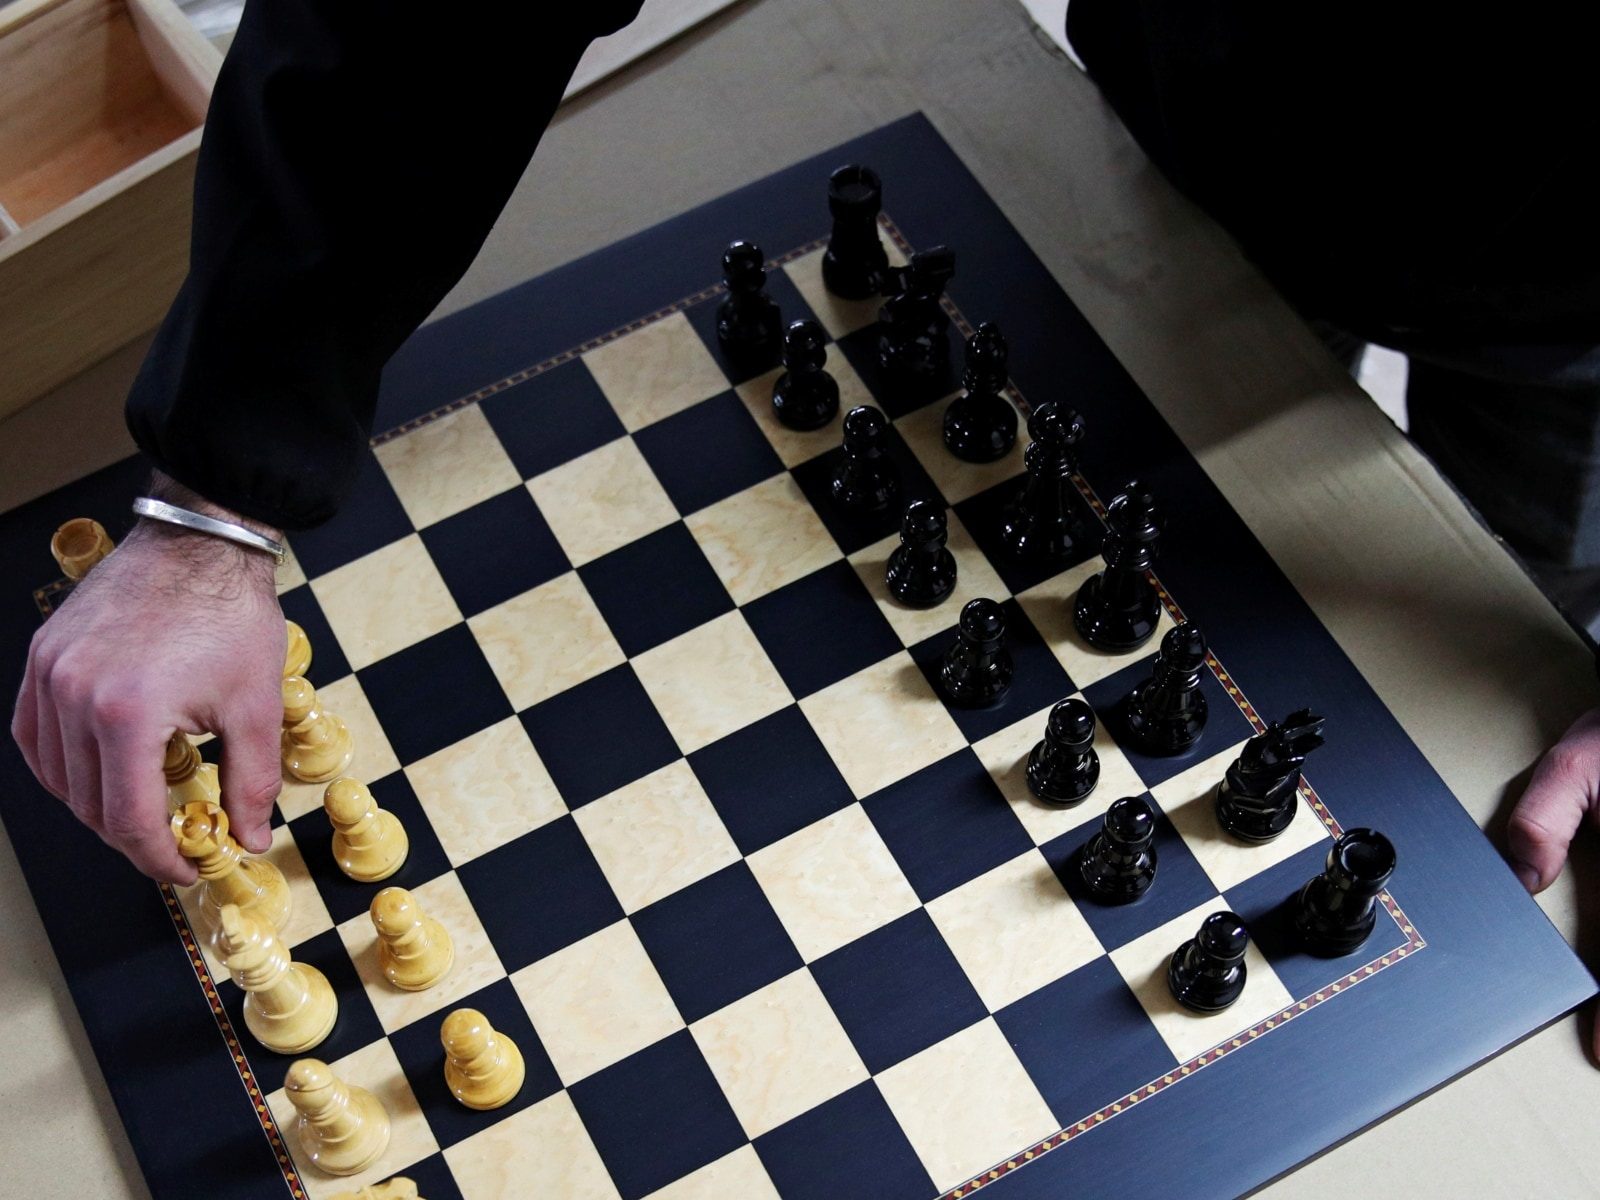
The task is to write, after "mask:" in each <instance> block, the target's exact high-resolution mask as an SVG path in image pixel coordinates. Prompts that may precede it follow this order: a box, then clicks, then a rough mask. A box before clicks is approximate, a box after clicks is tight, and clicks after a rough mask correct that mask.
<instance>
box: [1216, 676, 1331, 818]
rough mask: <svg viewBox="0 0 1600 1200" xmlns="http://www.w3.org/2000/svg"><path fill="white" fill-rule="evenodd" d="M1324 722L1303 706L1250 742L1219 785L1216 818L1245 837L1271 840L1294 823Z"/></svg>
mask: <svg viewBox="0 0 1600 1200" xmlns="http://www.w3.org/2000/svg"><path fill="white" fill-rule="evenodd" d="M1322 725H1323V719H1322V718H1321V717H1319V716H1317V715H1316V714H1315V713H1313V712H1312V711H1311V710H1310V709H1309V708H1302V709H1300V710H1299V711H1298V712H1292V713H1290V714H1289V715H1288V716H1287V717H1285V718H1284V719H1283V720H1282V721H1274V722H1273V723H1272V724H1271V725H1269V726H1267V731H1266V732H1265V733H1258V734H1257V735H1256V736H1255V737H1253V738H1251V739H1250V740H1249V741H1248V742H1246V743H1245V744H1244V749H1243V750H1241V751H1240V752H1239V757H1238V758H1237V759H1236V760H1235V761H1234V764H1233V765H1232V766H1231V767H1229V768H1228V772H1227V774H1226V775H1224V776H1223V778H1222V782H1221V783H1219V784H1218V785H1217V802H1216V803H1217V823H1218V824H1219V825H1221V826H1222V828H1223V829H1224V830H1226V831H1227V832H1228V833H1231V834H1232V835H1233V836H1234V837H1236V838H1238V839H1240V840H1241V841H1245V842H1270V841H1271V840H1272V839H1273V838H1275V837H1277V836H1278V835H1279V834H1280V833H1282V832H1283V831H1284V830H1285V829H1287V828H1289V822H1290V821H1292V820H1294V814H1295V810H1296V809H1297V808H1298V807H1299V805H1298V803H1297V801H1296V797H1297V796H1298V795H1299V792H1300V772H1301V769H1302V768H1303V767H1304V766H1305V763H1306V756H1307V755H1308V754H1310V753H1311V752H1312V751H1313V750H1315V749H1316V748H1317V747H1318V746H1320V745H1322Z"/></svg>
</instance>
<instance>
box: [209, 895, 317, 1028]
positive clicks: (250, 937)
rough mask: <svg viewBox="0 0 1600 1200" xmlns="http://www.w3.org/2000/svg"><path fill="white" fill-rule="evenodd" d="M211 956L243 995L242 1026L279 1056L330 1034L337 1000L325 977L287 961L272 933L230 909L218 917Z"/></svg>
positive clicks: (307, 966)
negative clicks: (214, 953)
mask: <svg viewBox="0 0 1600 1200" xmlns="http://www.w3.org/2000/svg"><path fill="white" fill-rule="evenodd" d="M217 953H218V954H220V955H221V956H222V960H223V962H224V963H226V964H227V967H228V971H229V973H230V974H232V976H233V981H234V982H235V983H237V984H238V985H239V986H240V988H242V989H243V990H244V992H245V998H244V1023H245V1027H246V1028H248V1029H249V1030H250V1032H251V1033H253V1034H255V1037H256V1041H258V1042H260V1043H261V1044H262V1045H263V1046H265V1047H266V1048H267V1049H268V1050H274V1051H276V1052H277V1053H279V1054H304V1053H305V1052H306V1051H307V1050H309V1049H311V1048H312V1047H313V1046H316V1045H318V1044H319V1043H321V1041H322V1040H323V1039H324V1038H325V1037H327V1036H328V1034H329V1032H330V1031H331V1030H332V1029H333V1023H334V1021H335V1020H336V1019H337V1018H338V1016H339V1001H338V1000H337V998H335V996H334V994H333V985H331V984H330V983H329V982H328V977H327V976H326V975H324V974H323V973H322V972H321V971H319V970H317V969H316V968H315V967H313V966H311V965H310V964H309V963H297V962H295V961H294V960H293V959H292V958H290V957H289V948H288V947H287V946H285V945H284V944H283V939H282V938H280V937H279V936H278V931H277V930H275V929H273V927H272V926H271V925H269V924H267V923H266V922H265V921H263V920H262V919H261V918H260V917H255V916H251V915H250V914H249V913H247V912H243V911H241V910H240V908H239V906H238V905H236V904H224V905H223V906H222V913H221V915H220V916H219V918H218V933H217Z"/></svg>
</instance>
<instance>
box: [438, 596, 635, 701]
mask: <svg viewBox="0 0 1600 1200" xmlns="http://www.w3.org/2000/svg"><path fill="white" fill-rule="evenodd" d="M467 624H468V626H470V627H471V629H472V635H473V637H475V638H477V639H478V645H479V646H480V647H481V648H482V650H483V654H484V657H485V658H487V659H488V660H489V666H490V667H491V668H492V669H493V670H494V674H495V678H496V679H498V680H499V681H500V686H501V687H502V688H504V689H505V693H506V695H507V696H508V697H509V698H510V700H511V706H512V707H513V708H515V709H517V710H518V711H520V710H522V709H524V708H529V707H531V706H533V705H535V704H538V703H539V702H540V701H541V700H548V699H549V698H550V697H551V696H554V695H555V694H556V693H558V692H564V691H566V690H567V689H568V688H570V687H576V686H577V685H578V684H580V683H583V682H584V681H585V680H589V679H593V678H594V677H595V676H596V675H599V674H600V673H601V672H603V671H609V670H610V669H611V668H612V667H616V666H621V665H622V664H623V663H624V662H626V661H627V658H628V656H627V655H625V654H624V653H623V652H622V647H621V646H619V645H617V639H616V638H614V637H612V636H611V627H610V626H609V625H607V624H606V619H605V618H604V617H603V616H601V615H600V610H599V608H597V607H596V606H595V602H594V600H593V599H592V598H591V597H590V595H589V591H588V589H587V588H585V587H584V586H583V580H581V579H579V578H578V575H577V572H575V571H568V572H567V573H566V574H565V575H558V576H556V578H554V579H552V580H550V581H549V582H547V583H541V584H540V585H539V586H538V587H536V588H532V589H530V590H528V591H526V592H523V593H522V594H521V595H520V596H513V597H512V598H511V599H509V600H507V601H505V602H504V603H502V604H497V605H495V606H494V607H493V608H491V609H487V610H486V611H484V612H481V613H478V614H477V615H476V616H474V617H469V618H468V619H467Z"/></svg>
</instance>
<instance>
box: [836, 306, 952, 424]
mask: <svg viewBox="0 0 1600 1200" xmlns="http://www.w3.org/2000/svg"><path fill="white" fill-rule="evenodd" d="M880 332H881V330H880V328H879V326H878V324H877V322H873V323H872V324H871V325H868V326H867V327H866V328H864V329H858V330H856V331H855V332H854V333H847V334H845V335H844V336H843V337H842V338H840V339H839V340H838V341H837V342H836V343H834V345H833V346H831V347H829V353H830V354H843V355H844V357H845V358H846V359H847V360H848V361H849V363H850V365H851V366H852V367H854V368H855V372H856V374H857V375H859V376H861V382H862V383H864V384H866V385H867V390H868V391H870V392H871V393H872V395H873V397H874V398H875V399H876V400H877V401H878V405H879V407H880V408H882V409H883V411H884V412H886V413H888V414H889V416H891V417H894V418H899V417H903V416H905V415H906V414H907V413H910V412H916V411H917V409H919V408H925V407H926V406H927V405H929V404H932V403H933V402H934V401H935V400H940V399H943V398H944V397H945V396H948V395H950V394H951V393H953V392H955V391H956V390H957V389H958V388H959V387H960V378H959V376H958V375H957V372H956V369H955V362H956V360H957V359H959V357H960V354H961V334H960V333H959V332H958V331H957V330H956V329H955V327H954V326H952V327H951V329H950V358H949V362H948V364H947V367H948V369H947V370H946V372H945V373H944V375H943V376H942V377H940V378H938V379H935V380H933V381H931V382H930V383H928V384H925V385H922V386H918V387H911V388H907V387H905V386H903V385H901V384H899V383H898V382H897V381H895V380H891V379H888V378H886V377H885V376H884V373H883V368H882V367H880V366H879V365H878V335H879V333H880Z"/></svg>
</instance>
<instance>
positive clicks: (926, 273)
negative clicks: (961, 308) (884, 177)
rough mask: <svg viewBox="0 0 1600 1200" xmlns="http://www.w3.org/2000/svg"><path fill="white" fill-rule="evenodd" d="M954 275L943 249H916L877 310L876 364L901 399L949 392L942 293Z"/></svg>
mask: <svg viewBox="0 0 1600 1200" xmlns="http://www.w3.org/2000/svg"><path fill="white" fill-rule="evenodd" d="M955 273H956V256H955V253H954V252H953V251H952V250H951V249H950V248H949V247H948V246H933V247H930V248H929V249H927V250H918V251H917V252H916V253H915V254H913V255H912V256H911V261H910V262H909V263H908V264H907V265H906V266H905V267H904V268H903V269H901V270H900V271H898V272H894V273H892V274H893V276H894V279H893V286H894V289H895V290H894V292H893V294H891V295H890V296H889V298H888V299H887V300H885V301H884V302H883V307H882V308H880V309H879V310H878V325H879V330H880V332H879V335H878V365H879V366H880V367H881V368H882V369H883V376H884V381H885V383H887V384H888V385H889V386H890V387H892V388H894V389H896V390H897V391H899V392H902V393H906V394H919V395H920V394H924V393H929V394H933V395H943V394H945V393H946V392H948V391H949V389H950V314H949V313H947V312H945V310H944V302H943V301H944V289H945V287H946V286H947V285H948V284H949V283H950V280H951V279H952V278H953V277H954V276H955Z"/></svg>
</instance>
